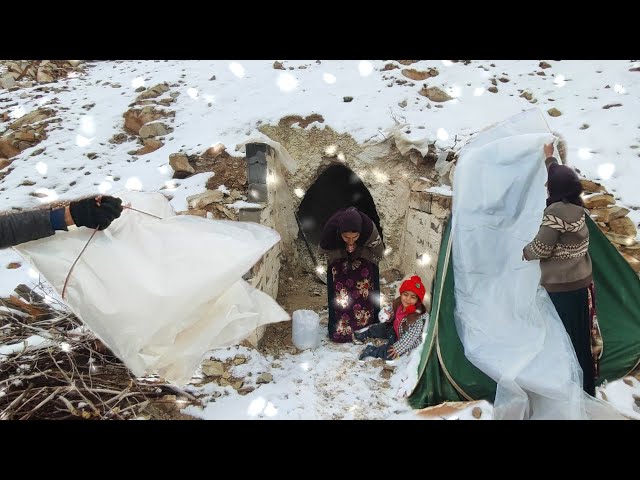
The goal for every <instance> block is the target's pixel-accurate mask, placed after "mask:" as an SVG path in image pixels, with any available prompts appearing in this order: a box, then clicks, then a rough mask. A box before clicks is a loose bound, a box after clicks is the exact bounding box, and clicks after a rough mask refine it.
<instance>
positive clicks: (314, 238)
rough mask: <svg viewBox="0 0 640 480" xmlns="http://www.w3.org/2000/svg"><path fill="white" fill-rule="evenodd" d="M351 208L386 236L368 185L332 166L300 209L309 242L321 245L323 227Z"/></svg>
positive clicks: (304, 199)
mask: <svg viewBox="0 0 640 480" xmlns="http://www.w3.org/2000/svg"><path fill="white" fill-rule="evenodd" d="M350 206H354V207H356V208H358V210H360V211H361V212H364V213H365V214H366V215H368V216H369V218H371V220H373V222H374V223H375V224H376V226H377V227H378V231H379V232H380V235H383V231H382V227H381V225H380V217H379V215H378V211H377V208H376V205H375V202H374V201H373V197H372V196H371V193H370V192H369V189H368V188H367V187H366V185H365V184H364V183H363V182H362V180H360V178H359V177H358V175H356V174H355V173H354V172H353V171H352V170H351V169H350V168H348V167H346V166H345V165H342V164H333V165H330V166H329V167H327V169H326V170H324V172H322V173H321V174H320V175H319V176H318V178H317V179H316V181H315V182H314V183H313V184H312V185H311V187H309V189H308V190H307V192H306V193H305V196H304V198H303V199H302V202H301V203H300V206H299V207H298V211H297V215H298V218H299V220H300V225H301V227H302V229H303V231H304V234H305V235H306V237H307V240H308V241H309V243H310V244H311V245H318V242H319V241H320V235H321V232H322V228H323V227H324V224H325V223H326V222H327V220H328V219H329V218H330V217H331V215H333V213H335V211H336V210H338V209H340V208H345V207H350ZM301 235H302V233H301V232H299V237H301ZM383 238H384V237H383Z"/></svg>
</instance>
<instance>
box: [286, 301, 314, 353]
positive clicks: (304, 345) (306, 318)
mask: <svg viewBox="0 0 640 480" xmlns="http://www.w3.org/2000/svg"><path fill="white" fill-rule="evenodd" d="M292 322H293V323H292V325H291V340H292V342H293V345H294V347H296V348H297V349H299V350H306V349H308V348H316V347H318V346H320V328H319V327H320V317H319V316H318V314H317V313H316V312H314V311H313V310H296V311H295V312H293V315H292Z"/></svg>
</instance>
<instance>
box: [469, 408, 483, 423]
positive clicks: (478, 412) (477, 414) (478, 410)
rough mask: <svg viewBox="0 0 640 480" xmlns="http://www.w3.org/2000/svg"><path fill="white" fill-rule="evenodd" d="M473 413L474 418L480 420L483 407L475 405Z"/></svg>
mask: <svg viewBox="0 0 640 480" xmlns="http://www.w3.org/2000/svg"><path fill="white" fill-rule="evenodd" d="M471 415H473V418H475V419H476V420H478V419H479V418H480V417H481V416H482V409H481V408H480V407H473V410H471Z"/></svg>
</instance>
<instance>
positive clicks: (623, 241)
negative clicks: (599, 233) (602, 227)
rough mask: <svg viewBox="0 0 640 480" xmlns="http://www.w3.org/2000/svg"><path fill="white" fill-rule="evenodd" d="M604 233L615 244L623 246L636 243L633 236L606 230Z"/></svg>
mask: <svg viewBox="0 0 640 480" xmlns="http://www.w3.org/2000/svg"><path fill="white" fill-rule="evenodd" d="M605 235H606V236H607V238H608V239H609V240H611V242H613V243H615V244H616V245H621V246H623V247H625V246H631V245H635V243H636V239H635V236H634V237H628V236H626V235H618V234H617V233H611V232H607V233H605Z"/></svg>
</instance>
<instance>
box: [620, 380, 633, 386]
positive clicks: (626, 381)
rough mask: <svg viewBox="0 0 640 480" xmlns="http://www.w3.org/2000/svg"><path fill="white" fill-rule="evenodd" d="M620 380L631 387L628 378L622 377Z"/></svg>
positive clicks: (631, 383)
mask: <svg viewBox="0 0 640 480" xmlns="http://www.w3.org/2000/svg"><path fill="white" fill-rule="evenodd" d="M622 381H623V382H624V383H625V385H629V386H630V387H633V381H632V380H631V379H630V378H623V379H622Z"/></svg>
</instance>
